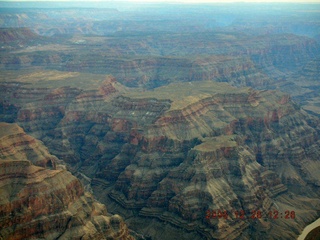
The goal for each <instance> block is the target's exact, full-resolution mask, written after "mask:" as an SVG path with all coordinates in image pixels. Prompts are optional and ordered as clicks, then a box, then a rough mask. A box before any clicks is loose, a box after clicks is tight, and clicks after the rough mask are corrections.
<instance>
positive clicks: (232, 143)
mask: <svg viewBox="0 0 320 240" xmlns="http://www.w3.org/2000/svg"><path fill="white" fill-rule="evenodd" d="M33 79H34V78H33ZM61 81H63V79H61ZM90 82H91V83H92V84H93V85H92V88H91V89H88V90H86V89H81V88H79V87H78V88H77V87H68V88H67V87H60V88H56V89H55V88H49V87H44V86H45V85H46V83H42V84H44V85H43V87H44V88H39V89H37V88H34V86H35V85H33V84H32V83H30V82H25V83H24V84H21V85H19V87H18V88H15V89H14V90H13V89H12V88H9V89H10V91H6V94H9V95H10V94H11V95H10V96H12V95H14V96H20V97H21V99H19V97H15V98H12V97H8V99H12V101H11V103H10V102H9V103H10V104H13V105H14V106H15V109H16V111H13V112H10V109H8V110H7V111H6V112H4V113H3V114H4V116H9V115H10V114H11V115H10V116H11V117H12V118H14V116H16V117H15V121H16V122H18V123H19V124H20V125H21V126H23V127H24V128H25V129H27V131H28V132H30V133H31V134H33V135H35V136H37V137H39V138H40V139H41V140H42V141H44V142H45V144H46V146H48V147H49V149H50V151H51V152H52V153H54V154H55V155H57V156H58V157H59V158H61V159H63V160H64V161H65V162H67V164H68V166H70V169H71V170H72V171H74V172H76V171H80V172H81V173H83V174H85V175H87V176H88V177H89V183H91V187H92V188H93V190H94V193H95V195H96V196H97V197H99V198H100V200H101V201H104V202H105V203H107V205H108V206H112V210H111V211H113V212H119V213H121V215H123V216H124V217H125V218H126V219H127V220H128V222H129V224H130V227H131V226H132V227H133V228H134V229H136V230H139V231H140V232H142V233H144V234H146V235H151V236H152V238H154V239H159V238H160V237H161V236H160V234H157V233H158V232H157V231H156V230H155V226H156V225H157V224H159V226H161V227H164V223H170V224H171V225H170V226H173V227H170V228H169V227H166V229H167V228H168V229H169V230H167V234H169V235H170V234H176V233H177V232H179V233H181V234H185V235H184V238H185V239H196V238H199V239H200V238H202V237H207V238H210V239H249V238H251V237H252V236H254V237H257V238H258V237H259V236H263V235H265V234H268V236H269V237H270V239H279V238H281V237H282V238H284V239H288V238H294V237H296V236H297V235H298V234H299V231H301V230H302V228H303V226H304V225H305V224H306V223H308V222H310V221H312V220H313V219H315V218H316V217H317V214H318V210H319V205H320V202H319V179H320V176H319V172H318V171H317V169H318V168H319V164H320V162H319V155H320V153H319V149H320V148H319V146H320V142H319V131H320V129H319V119H317V118H315V117H312V116H310V115H308V114H307V113H306V112H304V111H303V110H301V109H300V108H299V106H298V105H296V104H295V103H294V102H293V101H292V100H291V98H290V97H289V96H288V95H286V94H283V93H280V92H277V91H257V90H253V89H251V88H240V89H239V88H234V87H231V86H230V85H228V84H226V83H215V82H197V83H195V82H190V83H189V82H188V83H175V84H170V85H168V86H163V87H160V88H157V89H154V90H152V91H145V90H139V89H130V90H129V89H127V88H126V87H124V86H122V85H121V84H120V83H118V82H117V81H116V79H115V78H113V77H110V76H109V77H107V78H106V79H104V80H101V81H100V80H99V81H97V80H94V79H91V80H90V81H89V82H87V84H89V83H90ZM12 84H13V83H12ZM57 84H58V83H57ZM70 84H71V85H72V81H71V82H70ZM26 87H27V88H28V89H30V88H31V89H32V91H33V92H34V93H37V94H34V95H33V96H34V97H33V98H30V100H29V102H27V100H26V99H27V96H26V95H24V90H23V89H25V88H26ZM25 92H26V93H27V92H28V91H25ZM29 92H30V90H29ZM17 93H19V94H17ZM22 99H23V101H22ZM9 103H8V104H9ZM56 109H59V111H56ZM211 210H212V211H214V210H215V211H221V212H224V211H226V212H227V213H228V216H227V217H226V218H225V217H221V216H220V217H217V216H216V217H214V216H213V215H210V214H209V215H208V211H209V213H211V212H210V211H211ZM241 211H244V213H245V217H244V219H243V218H240V217H239V213H240V212H241ZM258 211H259V212H260V213H261V215H257V216H256V215H254V214H255V213H256V212H258ZM286 211H290V213H292V212H294V216H293V215H290V217H289V218H286V216H287V215H286ZM236 212H238V215H237V214H236ZM275 212H278V213H279V217H278V218H274V213H275ZM280 213H281V214H282V216H283V217H282V218H280ZM252 215H253V217H252ZM291 216H292V217H291ZM147 219H152V221H148V220H147ZM154 219H158V220H159V221H158V220H154ZM154 221H158V222H157V223H155V222H154ZM138 222H139V223H141V224H140V225H139V224H137V223H138ZM148 222H149V223H150V225H149V224H148Z"/></svg>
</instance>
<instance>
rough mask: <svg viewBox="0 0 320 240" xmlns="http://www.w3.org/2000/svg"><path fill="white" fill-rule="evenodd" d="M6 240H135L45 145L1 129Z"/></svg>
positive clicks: (1, 231)
mask: <svg viewBox="0 0 320 240" xmlns="http://www.w3.org/2000/svg"><path fill="white" fill-rule="evenodd" d="M0 192H1V198H0V212H1V215H0V237H1V239H34V238H39V239H40V238H41V239H79V238H81V239H133V237H131V236H130V235H129V233H128V228H127V226H126V224H125V223H124V221H123V220H122V218H121V217H120V216H119V215H113V216H111V215H107V211H106V208H105V206H104V205H102V204H101V203H99V202H97V201H96V200H95V199H94V198H93V197H92V195H91V194H89V193H88V192H85V191H84V189H83V186H82V184H81V183H80V181H79V180H78V179H77V178H76V177H74V176H73V175H71V173H70V172H68V171H66V170H65V169H64V168H63V166H62V165H61V162H59V161H58V159H57V158H56V157H55V156H53V155H50V154H49V153H48V151H47V149H46V148H45V147H44V146H43V144H42V143H41V142H40V141H38V140H36V139H34V138H33V137H31V136H29V135H26V134H25V132H24V131H23V130H22V129H21V128H20V127H18V125H16V124H7V123H0Z"/></svg>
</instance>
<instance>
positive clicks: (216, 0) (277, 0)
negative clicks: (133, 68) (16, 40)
mask: <svg viewBox="0 0 320 240" xmlns="http://www.w3.org/2000/svg"><path fill="white" fill-rule="evenodd" d="M4 1H5V2H31V1H32V0H0V2H4ZM32 2H83V1H77V0H49V1H48V0H38V1H32ZM86 2H112V3H116V2H137V3H239V2H243V3H246V2H247V3H250V2H251V3H319V4H320V0H307V1H306V0H126V1H122V0H91V1H90V0H89V1H86Z"/></svg>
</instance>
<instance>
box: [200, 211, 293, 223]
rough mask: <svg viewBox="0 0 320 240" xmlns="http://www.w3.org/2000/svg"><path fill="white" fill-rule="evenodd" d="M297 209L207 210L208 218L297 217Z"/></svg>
mask: <svg viewBox="0 0 320 240" xmlns="http://www.w3.org/2000/svg"><path fill="white" fill-rule="evenodd" d="M295 217H296V214H295V211H291V210H286V211H284V212H279V211H278V210H270V211H268V212H263V211H260V210H252V211H251V212H245V211H244V210H239V211H237V210H235V211H231V212H230V211H229V212H228V211H226V210H211V209H208V210H207V211H206V216H205V218H206V219H222V218H223V219H243V220H244V219H261V218H263V219H295Z"/></svg>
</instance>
